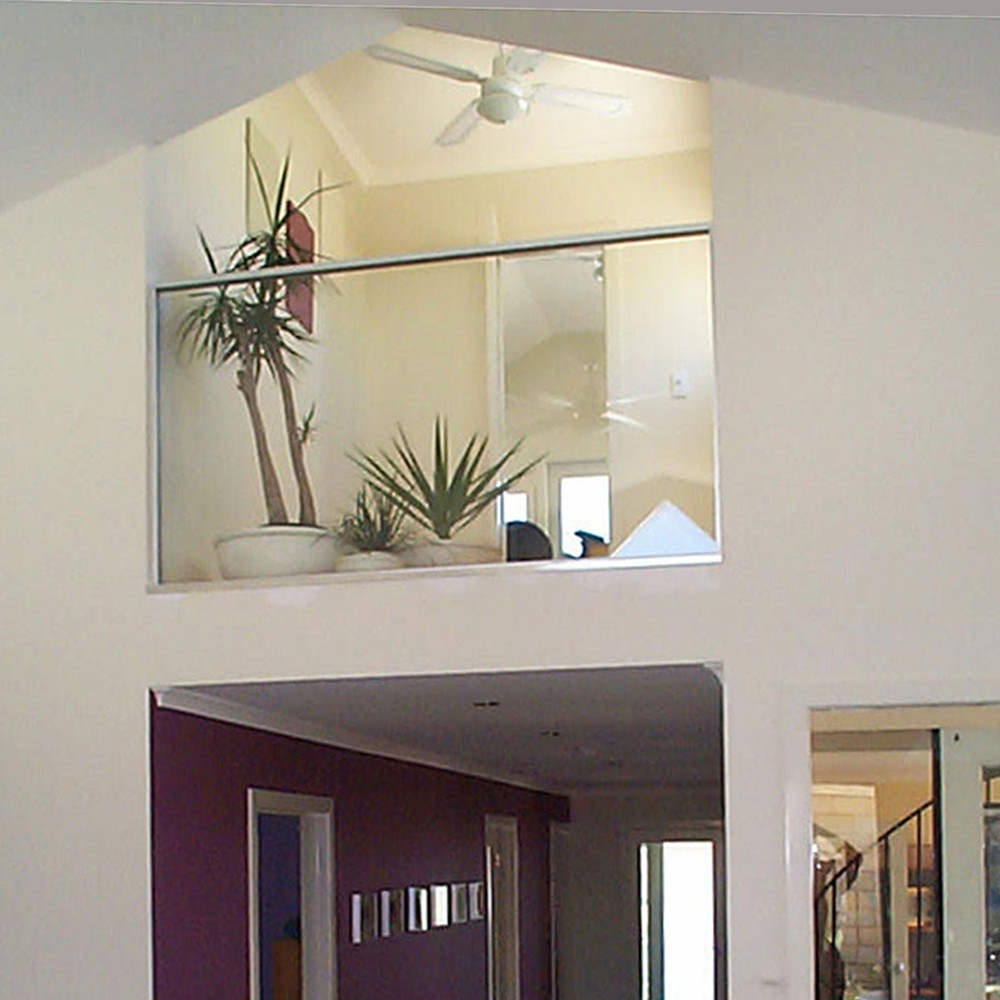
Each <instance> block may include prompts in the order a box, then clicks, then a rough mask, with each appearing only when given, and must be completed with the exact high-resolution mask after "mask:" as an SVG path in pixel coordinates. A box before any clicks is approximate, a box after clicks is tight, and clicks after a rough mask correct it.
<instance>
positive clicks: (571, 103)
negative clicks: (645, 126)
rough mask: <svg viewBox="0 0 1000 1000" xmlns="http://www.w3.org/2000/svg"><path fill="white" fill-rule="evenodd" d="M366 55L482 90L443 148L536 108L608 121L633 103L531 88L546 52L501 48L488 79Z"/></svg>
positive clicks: (418, 61)
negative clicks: (574, 110) (531, 79)
mask: <svg viewBox="0 0 1000 1000" xmlns="http://www.w3.org/2000/svg"><path fill="white" fill-rule="evenodd" d="M365 52H366V53H367V54H368V55H369V56H371V57H372V58H374V59H381V60H382V61H383V62H388V63H394V64H396V65H397V66H406V67H407V68H409V69H416V70H420V71H422V72H424V73H433V74H435V75H437V76H444V77H447V78H448V79H449V80H457V81H458V82H459V83H474V84H476V85H477V86H478V87H479V96H478V97H475V98H473V99H472V100H471V101H470V102H469V103H468V104H467V105H466V106H465V107H464V108H463V109H462V110H461V111H460V112H459V113H458V115H456V116H455V118H453V119H452V120H451V121H450V122H449V123H448V124H447V125H446V126H445V127H444V129H443V130H442V131H441V133H440V134H439V135H438V137H437V138H436V139H435V142H436V143H437V144H438V145H439V146H454V145H457V144H458V143H460V142H462V141H463V140H464V139H466V138H467V137H468V136H469V134H470V133H471V132H472V130H473V129H474V128H475V127H476V126H477V125H478V124H479V122H480V121H481V120H485V121H488V122H492V123H493V124H495V125H506V124H507V123H508V122H512V121H515V120H516V119H518V118H523V117H524V116H525V115H526V114H527V113H528V111H529V110H530V109H531V106H532V105H533V104H536V103H537V104H550V105H554V106H557V107H563V108H577V109H578V110H581V111H589V112H590V113H591V114H596V115H603V116H605V117H608V118H615V117H618V116H619V115H623V114H627V113H628V112H629V111H630V110H631V109H632V102H631V101H630V100H629V99H628V98H627V97H622V96H620V95H617V94H602V93H599V92H598V91H595V90H580V89H578V88H576V87H562V86H559V85H558V84H551V83H526V82H525V81H524V80H523V79H522V77H524V76H526V75H527V74H529V73H532V72H534V70H535V68H536V67H537V66H538V64H539V63H540V62H541V61H542V59H543V58H544V57H545V53H544V52H537V51H531V50H529V49H521V48H514V49H507V48H505V47H504V46H502V45H501V46H500V53H499V54H498V55H497V56H496V57H495V58H494V59H493V66H492V69H491V71H490V75H489V76H481V75H480V74H479V73H477V72H476V71H475V70H472V69H467V68H465V67H464V66H452V65H451V64H450V63H445V62H439V61H438V60H437V59H428V58H426V57H425V56H419V55H416V54H415V53H413V52H404V51H403V50H402V49H394V48H391V47H390V46H388V45H377V44H376V45H369V46H368V47H367V48H366V49H365Z"/></svg>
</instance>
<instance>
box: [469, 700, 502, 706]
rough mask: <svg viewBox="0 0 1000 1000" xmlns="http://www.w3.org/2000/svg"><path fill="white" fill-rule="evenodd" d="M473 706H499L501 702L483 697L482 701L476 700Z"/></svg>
mask: <svg viewBox="0 0 1000 1000" xmlns="http://www.w3.org/2000/svg"><path fill="white" fill-rule="evenodd" d="M472 707H473V708H499V707H500V702H499V701H496V700H495V699H494V698H483V699H482V700H481V701H474V702H473V703H472Z"/></svg>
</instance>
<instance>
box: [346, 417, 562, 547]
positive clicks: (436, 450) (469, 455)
mask: <svg viewBox="0 0 1000 1000" xmlns="http://www.w3.org/2000/svg"><path fill="white" fill-rule="evenodd" d="M522 441H523V439H522ZM522 441H517V442H516V443H515V444H514V445H512V446H511V447H510V448H508V449H507V450H506V451H505V452H504V453H503V454H502V455H501V456H500V457H499V458H498V459H497V460H495V461H493V462H489V461H487V460H486V451H487V447H488V445H489V440H488V438H487V436H486V435H482V436H480V435H479V434H472V435H471V437H470V438H469V440H468V441H467V442H466V444H465V446H464V447H463V448H462V450H461V453H460V454H459V457H458V460H457V461H456V462H455V464H454V466H452V464H451V458H450V453H451V449H450V443H449V435H448V424H447V421H445V420H444V419H443V418H442V417H440V416H438V417H437V418H435V421H434V441H433V447H432V451H433V454H432V457H431V462H430V464H429V465H428V467H427V468H426V469H425V468H424V466H423V464H422V463H421V461H420V458H419V456H418V455H417V453H416V451H415V450H414V448H413V446H412V445H411V444H410V441H409V439H408V438H407V436H406V432H405V431H404V430H403V428H402V427H399V428H398V431H397V434H396V437H394V438H393V441H392V445H391V448H390V449H384V448H383V449H380V450H379V451H377V452H374V453H370V452H364V451H362V450H361V449H358V450H357V451H356V452H355V454H353V455H351V456H350V457H351V459H352V461H353V462H354V463H355V464H356V465H357V466H358V467H359V468H360V469H361V471H362V472H363V473H364V474H365V477H366V480H367V483H368V484H369V486H370V488H371V489H372V490H374V491H375V492H376V493H378V494H380V495H381V496H383V497H385V498H386V500H388V501H389V502H390V503H392V504H394V505H395V506H396V507H397V508H398V509H399V510H400V511H402V512H403V513H404V514H405V515H406V516H407V517H408V518H410V519H411V520H413V521H415V522H416V524H418V525H419V526H421V527H422V528H424V529H426V530H427V531H429V532H430V533H431V536H430V538H429V539H428V540H427V541H426V542H425V543H424V544H423V545H414V546H411V547H410V548H409V549H408V550H407V556H408V562H409V565H421V566H427V565H429V566H434V565H447V564H451V563H456V562H483V561H493V560H495V559H497V558H499V552H498V551H494V550H490V549H488V548H485V547H482V546H465V547H462V546H459V545H456V544H454V542H453V540H454V537H455V535H456V534H457V533H458V532H459V531H461V530H462V529H463V528H465V527H466V526H467V525H469V524H470V523H471V522H472V521H474V520H475V519H476V518H477V517H479V516H480V515H481V514H482V513H483V511H485V510H486V509H487V507H489V506H490V505H491V504H492V503H493V501H494V500H496V499H497V498H498V497H499V496H501V494H503V493H504V492H506V491H507V490H508V489H510V487H511V486H513V485H514V484H515V483H516V482H517V481H518V480H520V479H522V478H523V477H524V476H526V475H527V474H528V473H529V472H531V470H532V469H534V468H535V466H537V465H538V463H539V462H541V460H542V458H543V457H544V456H539V457H538V458H536V459H534V460H533V461H531V462H529V463H528V464H527V465H523V466H521V467H520V468H518V469H516V471H514V472H507V473H504V472H503V470H504V469H505V467H506V466H507V465H508V463H509V462H510V461H511V460H512V459H513V458H514V456H515V455H516V454H517V452H518V451H519V450H520V447H521V444H522Z"/></svg>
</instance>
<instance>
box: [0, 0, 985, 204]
mask: <svg viewBox="0 0 1000 1000" xmlns="http://www.w3.org/2000/svg"><path fill="white" fill-rule="evenodd" d="M901 2H902V0H900V3H901ZM864 6H865V7H866V8H868V9H870V5H869V4H867V3H866V4H865V5H864ZM898 6H899V4H898V3H897V7H898ZM966 6H967V7H968V4H967V5H966ZM404 23H408V24H411V25H418V26H424V27H431V28H436V29H440V30H444V31H451V32H456V33H459V34H467V35H477V34H478V35H482V36H485V37H491V38H503V39H505V40H507V41H509V42H511V43H514V44H521V45H527V46H537V47H539V48H544V49H547V50H553V51H557V52H564V53H569V54H576V55H582V56H587V57H591V58H599V59H606V60H609V61H611V62H619V63H622V64H625V65H633V66H639V67H643V68H646V69H652V70H657V71H660V72H665V73H672V74H677V75H681V76H688V77H691V78H694V79H707V78H709V77H711V76H720V77H730V78H734V79H740V80H745V81H747V82H750V83H755V84H759V85H762V86H769V87H775V88H778V89H782V90H787V91H791V92H795V93H802V94H808V95H812V96H815V97H821V98H827V99H830V100H837V101H844V102H848V103H855V104H858V105H861V106H865V107H871V108H879V109H882V110H885V111H890V112H893V113H896V114H904V115H911V116H914V117H917V118H922V119H926V120H928V121H937V122H942V123H945V124H951V125H956V126H960V127H963V128H969V129H978V130H981V131H985V132H993V133H998V134H1000V99H998V96H997V95H1000V58H998V53H1000V21H998V20H996V19H994V18H938V17H907V18H898V17H865V16H841V17H825V16H818V15H748V14H666V13H659V12H652V11H637V12H636V11H634V12H624V11H610V12H598V11H584V12H580V11H575V12H574V11H551V10H524V9H521V10H514V9H504V10H492V11H484V10H472V9H463V8H453V9H426V8H425V9H421V8H415V7H414V8H402V9H396V10H392V9H388V8H385V9H383V8H376V7H367V8H362V7H337V8H330V7H322V6H310V5H296V6H291V5H285V4H256V5H240V4H208V3H141V4H132V3H117V2H115V3H109V2H93V3H80V2H65V0H49V2H44V3H42V2H26V0H0V98H2V99H0V137H2V143H3V145H2V150H3V154H2V157H0V209H2V208H4V207H7V206H10V205H12V204H15V203H16V202H18V201H19V200H22V199H24V198H26V197H29V196H30V195H32V194H34V193H37V192H40V191H42V190H44V189H45V188H46V187H48V186H51V185H53V184H55V183H57V182H59V181H60V180H63V179H66V178H69V177H71V176H73V175H75V174H77V173H79V172H80V171H82V170H84V169H86V168H88V167H91V166H96V165H97V164H99V163H102V162H105V161H107V160H109V159H111V158H113V157H114V156H116V155H118V154H120V153H121V152H123V151H125V150H127V149H129V148H131V147H133V146H135V145H137V144H148V143H157V142H161V141H163V140H165V139H168V138H170V137H171V136H174V135H177V134H179V133H180V132H183V131H185V130H187V129H189V128H191V127H193V126H194V125H196V124H198V123H199V122H202V121H205V120H207V119H209V118H211V117H212V116H214V115H216V114H219V113H220V112H222V111H223V110H226V109H227V108H230V107H233V106H235V105H237V104H239V103H242V102H244V101H247V100H250V99H252V98H254V97H257V96H259V95H260V94H262V93H265V92H266V91H268V90H270V89H273V88H274V87H275V86H277V85H279V84H281V83H282V82H285V81H287V80H289V79H292V78H294V77H297V76H300V75H302V74H304V73H306V72H308V71H310V70H313V69H316V68H317V67H319V66H322V65H324V64H326V63H328V62H330V61H331V60H332V59H335V58H337V57H339V56H341V55H346V54H348V53H349V52H352V51H355V50H357V49H359V48H361V47H362V46H363V45H365V44H367V43H368V42H370V41H374V40H375V39H376V38H379V37H384V36H387V35H389V34H391V33H392V32H393V31H394V30H398V28H400V27H401V26H402V25H403V24H404ZM261 53H263V54H261Z"/></svg>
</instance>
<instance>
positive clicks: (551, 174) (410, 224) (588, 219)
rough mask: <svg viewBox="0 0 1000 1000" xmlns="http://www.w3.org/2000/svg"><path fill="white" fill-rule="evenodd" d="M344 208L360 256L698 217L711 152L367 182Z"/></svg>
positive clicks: (707, 190)
mask: <svg viewBox="0 0 1000 1000" xmlns="http://www.w3.org/2000/svg"><path fill="white" fill-rule="evenodd" d="M349 213H350V215H349V224H350V228H351V237H352V241H353V245H354V246H355V247H356V248H357V249H358V251H359V252H360V253H361V255H362V256H377V255H380V254H393V253H407V252H412V251H416V250H437V249H442V248H448V247H456V246H458V247H461V246H474V245H477V244H481V243H502V242H505V241H509V240H526V239H539V238H542V237H546V238H551V237H553V236H564V235H576V234H579V233H591V232H609V231H612V230H616V229H632V228H636V227H647V226H656V225H680V224H681V223H696V222H705V221H706V220H708V219H710V218H711V215H712V191H711V173H710V170H709V153H708V151H707V150H703V151H700V152H695V153H684V154H677V155H674V156H659V157H648V158H644V159H637V160H627V161H618V162H609V163H593V164H584V165H582V166H576V167H552V168H547V169H543V170H524V171H519V172H515V173H510V174H503V175H501V174H496V175H485V176H479V177H466V178H458V179H456V180H446V181H428V182H425V183H421V184H397V185H392V186H389V187H382V188H370V189H368V190H366V191H360V190H359V191H358V192H357V196H356V197H352V200H351V203H350V207H349Z"/></svg>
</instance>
